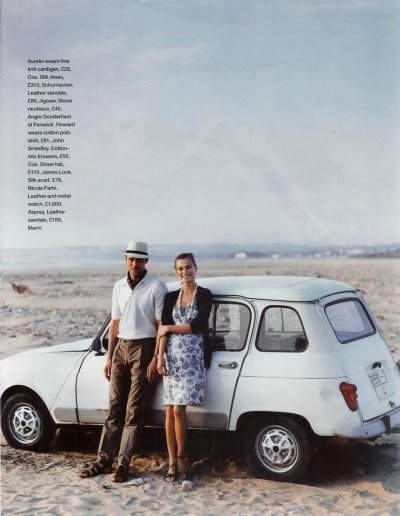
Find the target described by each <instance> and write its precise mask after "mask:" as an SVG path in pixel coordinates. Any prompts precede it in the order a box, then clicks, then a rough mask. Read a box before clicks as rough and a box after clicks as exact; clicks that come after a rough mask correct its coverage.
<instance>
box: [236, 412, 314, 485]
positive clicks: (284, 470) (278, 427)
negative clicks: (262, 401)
mask: <svg viewBox="0 0 400 516" xmlns="http://www.w3.org/2000/svg"><path fill="white" fill-rule="evenodd" d="M245 451H246V456H247V460H248V461H249V463H250V465H251V466H252V467H253V468H255V469H256V470H257V472H258V473H261V474H262V475H263V476H264V477H266V478H270V479H272V480H279V481H289V482H294V481H298V480H299V479H300V478H301V476H302V475H303V473H304V471H305V469H306V467H307V464H308V461H309V459H310V456H311V438H310V435H309V432H308V431H307V430H306V428H305V426H304V425H302V424H301V423H299V422H298V421H296V420H294V419H293V418H291V417H289V416H278V415H277V416H270V417H269V416H260V417H257V418H256V419H254V420H253V421H252V422H251V423H250V425H249V427H248V429H247V431H246V435H245Z"/></svg>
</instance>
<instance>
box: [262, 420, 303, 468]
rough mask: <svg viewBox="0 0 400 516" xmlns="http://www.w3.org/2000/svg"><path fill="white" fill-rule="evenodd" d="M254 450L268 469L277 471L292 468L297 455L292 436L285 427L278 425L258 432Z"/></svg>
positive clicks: (297, 450)
mask: <svg viewBox="0 0 400 516" xmlns="http://www.w3.org/2000/svg"><path fill="white" fill-rule="evenodd" d="M256 451H257V455H258V457H259V459H260V460H261V461H262V462H263V463H264V464H265V466H266V467H267V468H268V469H269V470H271V471H276V472H279V473H284V472H285V471H289V470H290V469H291V468H293V466H294V465H295V464H296V462H297V459H298V456H299V448H298V445H297V442H296V439H295V438H294V436H293V435H292V434H291V433H290V432H289V431H288V430H287V429H286V428H282V427H278V426H274V427H270V428H267V429H264V430H263V431H262V432H260V434H259V435H258V438H257V448H256Z"/></svg>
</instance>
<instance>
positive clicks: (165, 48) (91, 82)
mask: <svg viewBox="0 0 400 516" xmlns="http://www.w3.org/2000/svg"><path fill="white" fill-rule="evenodd" d="M399 22H400V3H399V2H398V1H397V0H196V1H194V0H185V1H184V2H183V1H182V0H171V1H170V0H113V1H109V0H2V3H1V66H2V68H1V74H2V84H1V137H2V142H3V143H2V146H1V147H2V150H1V182H2V187H1V193H0V202H1V208H0V209H1V223H0V224H1V226H0V235H1V244H2V246H3V248H5V249H9V248H47V247H52V246H80V245H91V246H92V245H100V246H111V245H125V242H127V241H128V240H145V241H147V242H149V243H150V244H171V243H174V244H175V243H182V244H183V243H200V244H203V243H204V244H207V243H217V242H231V243H238V244H242V245H245V244H251V243H257V244H259V243H274V242H280V243H295V244H304V245H361V244H389V243H395V242H400V202H399V198H400V174H399V165H400V150H399V149H400V146H399V136H400V59H399V56H400V37H399V36H400V23H399ZM29 58H30V59H37V58H42V59H46V58H47V59H52V58H66V59H69V60H70V61H71V68H72V72H71V74H70V75H69V78H70V79H71V80H72V81H73V83H74V88H73V96H72V97H73V104H72V107H71V109H70V112H71V113H72V115H73V118H74V121H75V122H76V128H75V129H74V130H73V135H72V137H71V138H70V139H69V142H70V143H71V151H70V154H71V160H70V163H69V166H70V169H71V170H72V172H73V174H72V176H71V177H70V178H69V180H68V188H67V187H66V191H67V190H68V191H70V193H71V194H72V197H71V199H70V200H69V202H68V204H67V203H65V209H66V214H65V216H64V218H63V223H62V224H49V225H47V226H46V225H45V226H44V229H43V230H42V231H28V230H27V209H28V207H27V85H26V82H27V60H28V59H29Z"/></svg>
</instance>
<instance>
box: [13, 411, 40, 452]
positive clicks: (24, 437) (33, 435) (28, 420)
mask: <svg viewBox="0 0 400 516" xmlns="http://www.w3.org/2000/svg"><path fill="white" fill-rule="evenodd" d="M10 429H11V431H12V433H13V435H14V437H15V439H17V441H19V442H20V443H22V444H28V443H32V442H34V441H35V440H36V439H37V438H38V437H39V435H40V431H41V429H42V421H41V418H40V416H39V414H38V412H37V411H36V410H35V408H34V407H32V406H31V405H27V404H24V405H19V406H18V407H17V408H16V409H15V410H14V412H12V413H11V414H10Z"/></svg>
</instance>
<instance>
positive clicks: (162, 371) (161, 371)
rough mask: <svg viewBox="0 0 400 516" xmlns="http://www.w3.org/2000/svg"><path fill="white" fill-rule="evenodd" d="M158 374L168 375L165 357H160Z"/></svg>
mask: <svg viewBox="0 0 400 516" xmlns="http://www.w3.org/2000/svg"><path fill="white" fill-rule="evenodd" d="M157 372H158V374H160V375H162V376H166V374H167V371H166V368H165V358H164V357H158V360H157Z"/></svg>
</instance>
